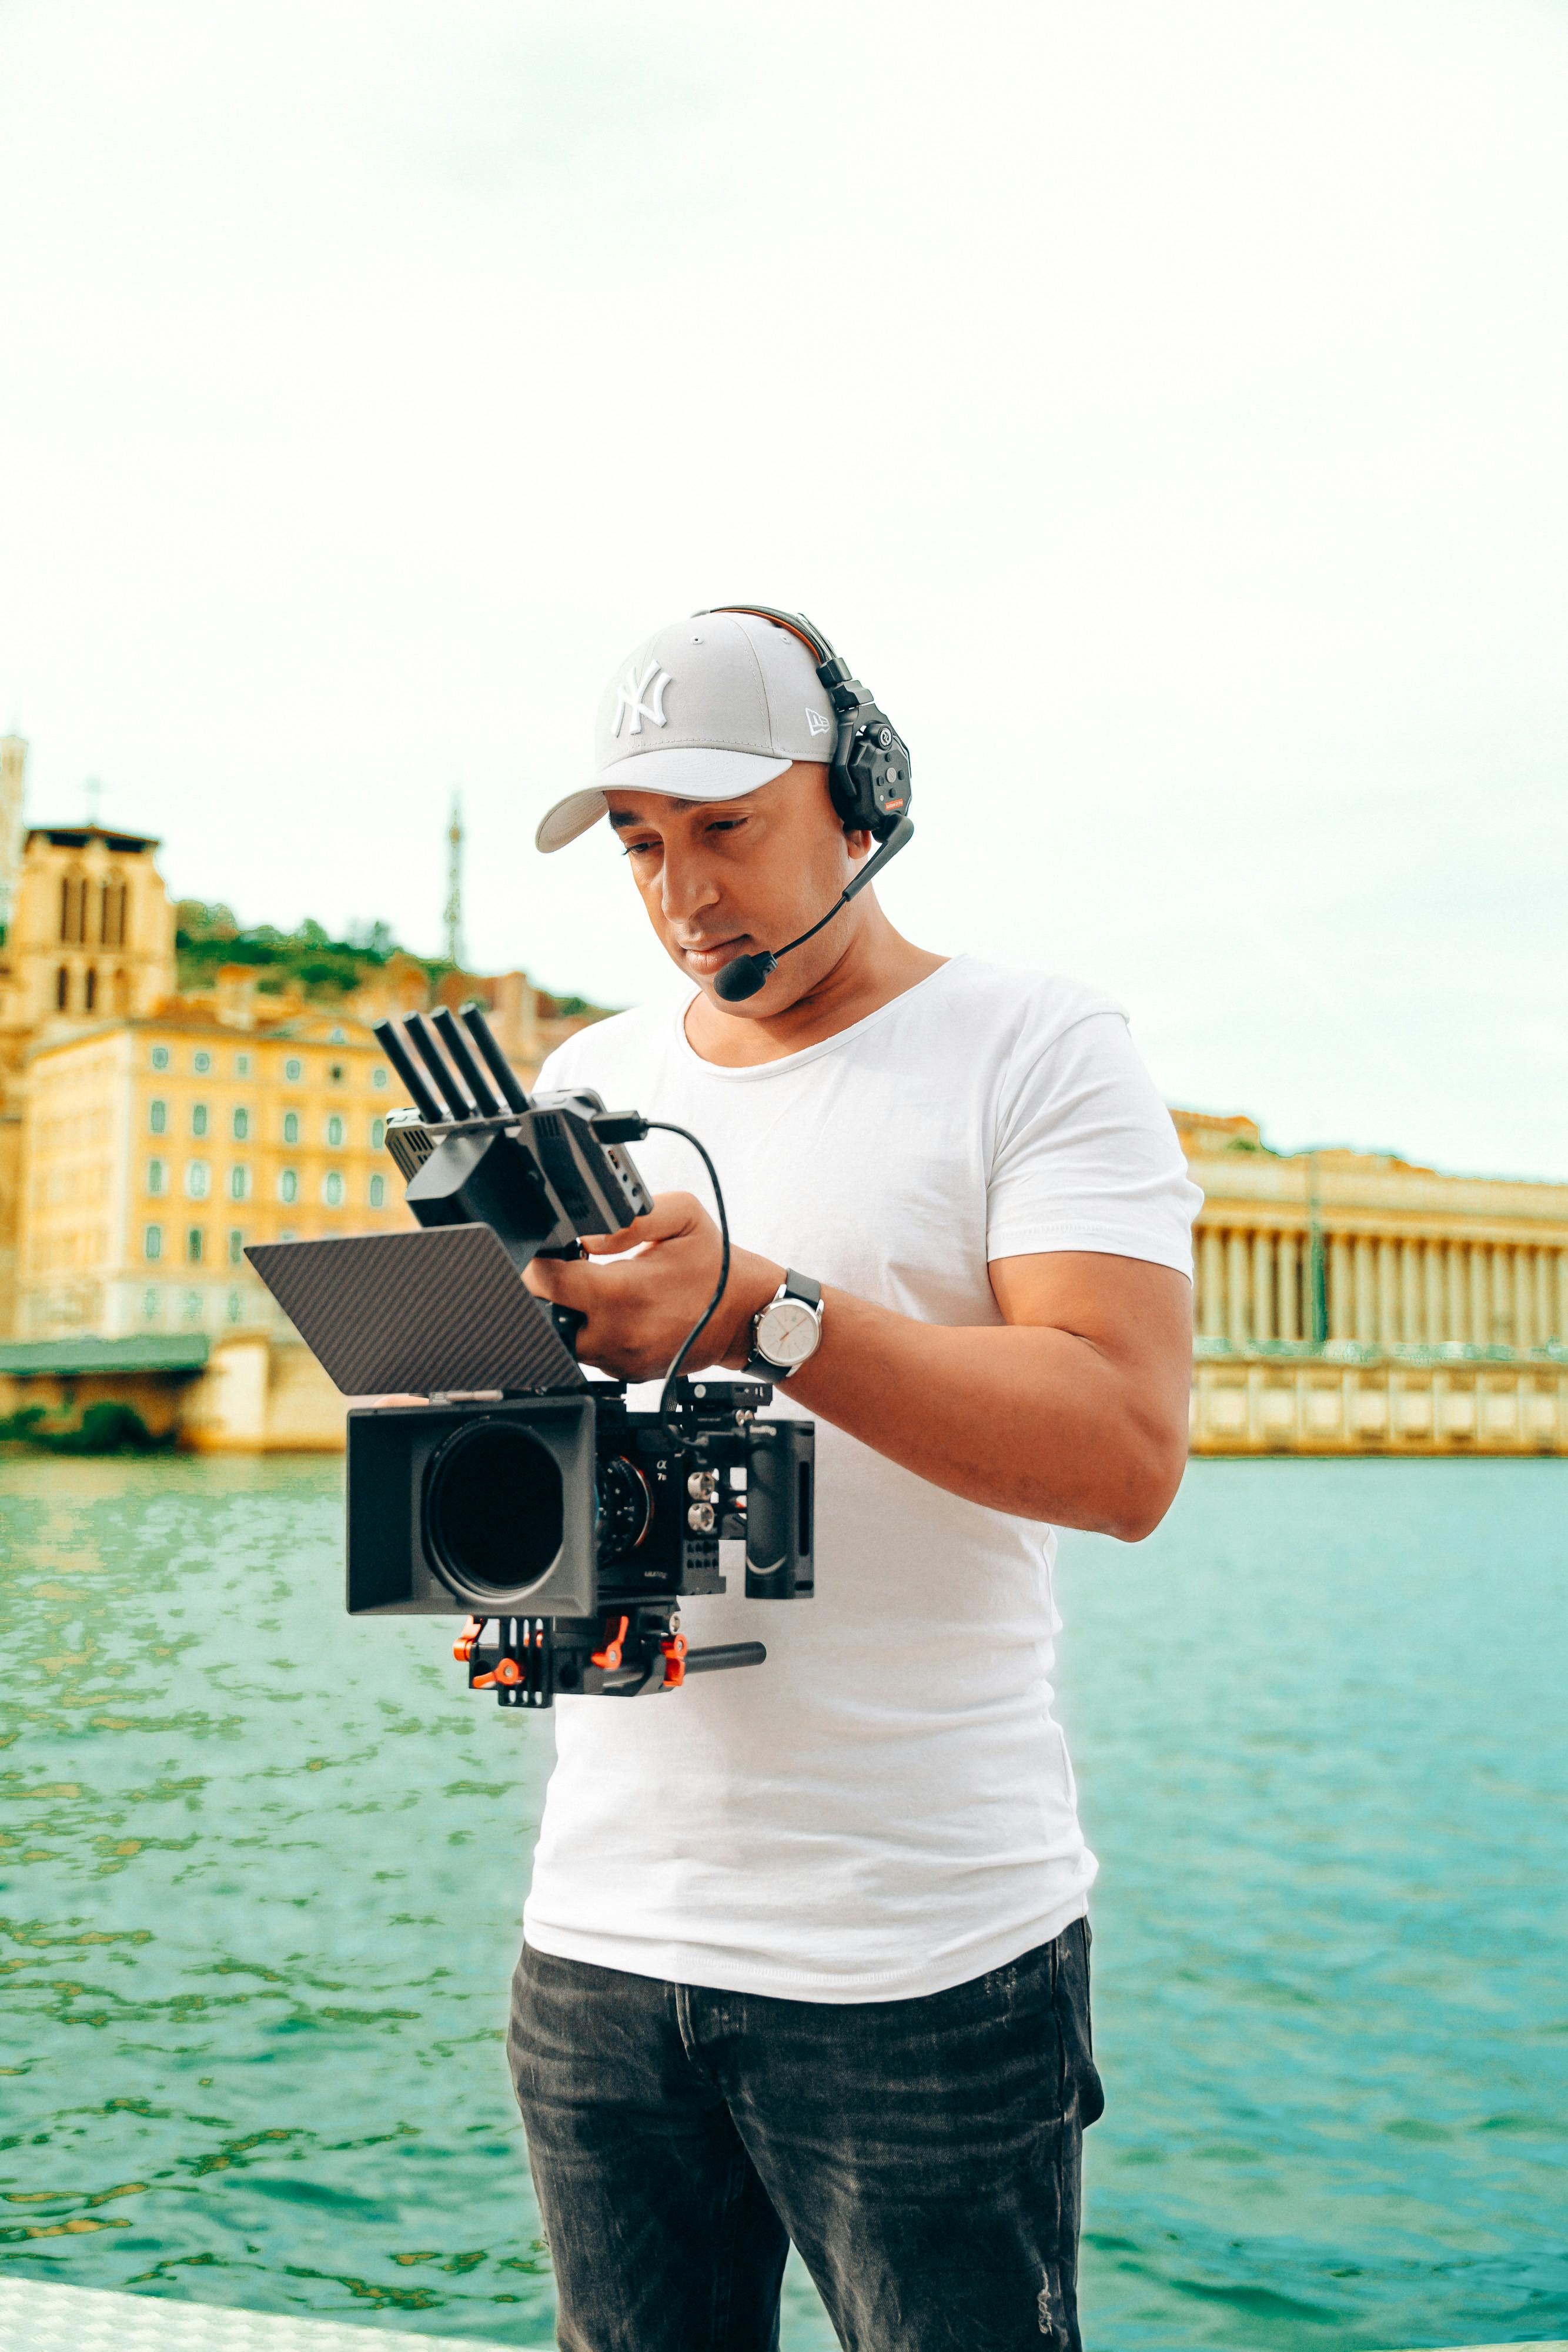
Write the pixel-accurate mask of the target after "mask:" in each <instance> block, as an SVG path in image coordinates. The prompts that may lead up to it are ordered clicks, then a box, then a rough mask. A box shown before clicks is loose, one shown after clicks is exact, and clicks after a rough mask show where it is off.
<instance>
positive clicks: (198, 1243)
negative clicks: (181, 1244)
mask: <svg viewBox="0 0 1568 2352" xmlns="http://www.w3.org/2000/svg"><path fill="white" fill-rule="evenodd" d="M185 1263H186V1265H201V1263H202V1228H201V1226H200V1225H191V1226H189V1227H188V1228H187V1229H186V1233H185Z"/></svg>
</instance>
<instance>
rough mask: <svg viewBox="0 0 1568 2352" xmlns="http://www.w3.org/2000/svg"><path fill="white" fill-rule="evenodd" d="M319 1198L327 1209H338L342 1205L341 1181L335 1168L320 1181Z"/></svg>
mask: <svg viewBox="0 0 1568 2352" xmlns="http://www.w3.org/2000/svg"><path fill="white" fill-rule="evenodd" d="M321 1198H322V1199H323V1200H324V1201H325V1202H326V1203H327V1206H328V1207H329V1209H340V1208H341V1207H342V1205H343V1179H342V1177H341V1175H340V1172H339V1171H338V1170H337V1169H336V1168H334V1169H333V1170H332V1171H331V1173H330V1175H329V1176H327V1177H325V1178H324V1179H323V1180H322V1184H321Z"/></svg>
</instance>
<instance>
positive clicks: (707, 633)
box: [534, 613, 838, 849]
mask: <svg viewBox="0 0 1568 2352" xmlns="http://www.w3.org/2000/svg"><path fill="white" fill-rule="evenodd" d="M837 740H838V719H837V718H836V716H835V714H834V711H833V706H832V704H831V702H830V701H829V699H828V691H827V688H826V687H824V686H823V684H822V682H821V679H820V678H819V677H818V676H817V666H816V664H815V662H814V661H813V660H812V658H811V656H810V653H809V652H808V650H807V648H806V646H804V645H803V644H802V642H801V640H800V638H799V637H797V636H795V635H793V634H792V633H791V632H790V631H789V629H783V628H780V627H779V626H778V625H777V624H776V623H774V622H772V621H765V620H763V619H762V618H761V616H760V615H759V614H755V613H696V614H693V616H692V618H691V619H690V620H689V621H672V622H671V623H670V625H669V626H668V628H664V629H658V630H656V631H655V632H654V634H653V635H652V636H651V637H644V638H643V642H642V644H641V645H640V646H638V647H637V649H636V651H635V653H633V654H632V655H631V656H630V657H629V658H628V659H627V660H626V661H624V662H622V665H621V667H620V668H619V669H618V670H617V671H616V673H615V676H614V677H612V679H611V681H610V683H609V685H608V686H607V687H606V688H605V689H604V693H603V696H602V698H601V701H600V705H599V719H598V724H597V726H596V728H595V730H594V752H595V760H594V774H593V781H592V782H591V783H589V784H585V785H584V786H583V787H582V788H581V790H580V791H578V792H574V793H567V794H566V796H565V798H564V799H563V800H559V801H557V803H556V804H555V806H554V807H553V808H552V809H550V810H549V811H548V812H547V814H546V815H545V817H544V818H543V820H542V822H541V823H540V825H539V829H538V832H537V833H536V834H535V835H534V840H535V843H536V844H537V845H538V847H539V848H540V849H564V848H565V847H566V845H567V843H568V842H569V841H575V840H576V839H577V836H578V835H579V834H580V833H586V832H587V831H588V828H589V826H590V825H591V824H597V822H598V820H599V819H600V818H601V816H603V815H604V814H605V812H606V810H607V808H608V807H609V803H608V802H607V801H606V799H605V797H604V795H605V793H606V792H607V791H612V790H619V791H622V792H638V793H670V794H671V795H672V797H674V798H675V799H679V800H686V801H733V800H738V799H739V798H740V797H741V795H742V794H743V793H754V792H755V791H756V790H757V787H758V784H766V783H768V782H771V780H772V779H773V777H775V776H781V775H782V774H783V773H784V771H785V769H786V768H788V767H789V766H790V765H791V764H792V763H793V762H794V761H796V760H820V761H822V762H823V764H824V765H825V764H826V763H827V762H829V761H831V759H832V756H833V752H834V750H835V749H836V746H837Z"/></svg>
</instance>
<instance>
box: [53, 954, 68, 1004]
mask: <svg viewBox="0 0 1568 2352" xmlns="http://www.w3.org/2000/svg"><path fill="white" fill-rule="evenodd" d="M70 1001H71V976H70V974H69V972H68V971H67V970H66V968H65V965H64V964H61V966H60V968H59V970H58V971H57V972H56V974H55V1010H56V1012H57V1013H65V1012H67V1011H68V1010H69V1007H70Z"/></svg>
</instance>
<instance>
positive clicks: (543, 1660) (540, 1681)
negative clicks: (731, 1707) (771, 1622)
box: [452, 1602, 768, 1707]
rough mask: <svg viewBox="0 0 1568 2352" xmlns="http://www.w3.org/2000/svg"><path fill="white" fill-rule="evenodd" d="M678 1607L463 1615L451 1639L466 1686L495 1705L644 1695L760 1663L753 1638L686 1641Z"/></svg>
mask: <svg viewBox="0 0 1568 2352" xmlns="http://www.w3.org/2000/svg"><path fill="white" fill-rule="evenodd" d="M680 1626H681V1620H680V1612H679V1611H678V1610H675V1609H670V1608H648V1607H645V1606H643V1605H640V1604H638V1603H636V1602H633V1603H632V1604H631V1605H630V1606H629V1607H627V1608H624V1609H611V1610H607V1611H606V1612H605V1614H604V1617H603V1618H602V1620H601V1619H598V1618H592V1617H580V1618H579V1617H470V1618H469V1620H468V1622H467V1623H466V1624H465V1626H464V1628H463V1631H462V1633H460V1634H459V1635H458V1637H457V1639H456V1641H455V1643H453V1645H452V1654H453V1656H454V1657H455V1659H456V1660H457V1663H458V1664H459V1665H465V1666H466V1667H467V1669H468V1687H469V1689H470V1690H476V1691H477V1690H493V1691H494V1692H495V1694H496V1697H497V1702H498V1704H499V1705H500V1706H536V1707H537V1706H552V1705H553V1704H554V1701H555V1698H556V1695H557V1693H558V1692H559V1694H560V1695H561V1696H565V1697H573V1698H579V1697H581V1698H648V1697H651V1696H653V1694H654V1693H655V1692H657V1691H663V1690H679V1689H680V1687H681V1685H682V1684H683V1683H684V1682H685V1679H686V1677H687V1675H702V1674H716V1673H718V1672H720V1671H721V1670H723V1669H725V1668H727V1667H731V1666H759V1665H761V1664H763V1663H764V1661H765V1660H766V1658H767V1656H768V1652H767V1650H766V1649H765V1648H764V1647H763V1645H762V1643H760V1642H724V1643H714V1644H713V1645H712V1646H711V1647H709V1648H706V1649H701V1650H692V1649H688V1648H687V1646H686V1637H685V1634H684V1633H682V1632H681V1630H680Z"/></svg>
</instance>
